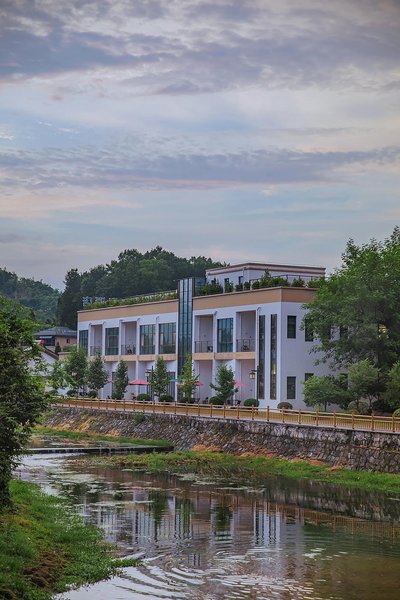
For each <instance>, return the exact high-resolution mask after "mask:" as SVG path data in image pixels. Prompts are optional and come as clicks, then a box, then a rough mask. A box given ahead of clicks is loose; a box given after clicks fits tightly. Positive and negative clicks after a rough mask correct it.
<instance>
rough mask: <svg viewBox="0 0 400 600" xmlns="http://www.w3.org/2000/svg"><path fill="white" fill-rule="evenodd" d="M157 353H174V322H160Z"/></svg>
mask: <svg viewBox="0 0 400 600" xmlns="http://www.w3.org/2000/svg"><path fill="white" fill-rule="evenodd" d="M158 338H159V346H160V349H159V353H160V354H175V352H176V324H175V323H160V325H159V328H158Z"/></svg>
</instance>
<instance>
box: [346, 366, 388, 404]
mask: <svg viewBox="0 0 400 600" xmlns="http://www.w3.org/2000/svg"><path fill="white" fill-rule="evenodd" d="M348 390H349V393H350V395H351V396H352V400H353V402H354V404H355V407H356V408H357V410H360V402H361V401H362V400H363V399H365V400H367V401H368V403H369V407H370V408H371V405H372V402H373V400H374V399H376V398H377V397H378V396H379V393H380V392H381V391H382V379H381V373H380V370H379V369H378V367H375V366H374V365H373V364H372V363H371V362H370V361H369V360H367V359H365V360H360V362H358V363H355V364H354V365H350V366H349V368H348Z"/></svg>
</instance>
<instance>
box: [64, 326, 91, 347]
mask: <svg viewBox="0 0 400 600" xmlns="http://www.w3.org/2000/svg"><path fill="white" fill-rule="evenodd" d="M88 339H89V331H88V330H87V329H82V330H81V331H80V332H79V346H80V347H81V348H83V349H84V350H86V352H87V349H88ZM67 341H68V340H67Z"/></svg>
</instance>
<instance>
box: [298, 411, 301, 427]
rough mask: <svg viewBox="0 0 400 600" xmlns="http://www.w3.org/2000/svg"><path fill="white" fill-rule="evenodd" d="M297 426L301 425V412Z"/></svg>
mask: <svg viewBox="0 0 400 600" xmlns="http://www.w3.org/2000/svg"><path fill="white" fill-rule="evenodd" d="M298 423H299V425H301V410H299V420H298Z"/></svg>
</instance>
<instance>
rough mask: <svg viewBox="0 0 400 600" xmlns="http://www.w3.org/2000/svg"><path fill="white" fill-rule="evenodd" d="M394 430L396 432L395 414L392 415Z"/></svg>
mask: <svg viewBox="0 0 400 600" xmlns="http://www.w3.org/2000/svg"><path fill="white" fill-rule="evenodd" d="M392 431H393V433H395V432H396V421H395V420H394V414H393V415H392Z"/></svg>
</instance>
